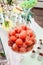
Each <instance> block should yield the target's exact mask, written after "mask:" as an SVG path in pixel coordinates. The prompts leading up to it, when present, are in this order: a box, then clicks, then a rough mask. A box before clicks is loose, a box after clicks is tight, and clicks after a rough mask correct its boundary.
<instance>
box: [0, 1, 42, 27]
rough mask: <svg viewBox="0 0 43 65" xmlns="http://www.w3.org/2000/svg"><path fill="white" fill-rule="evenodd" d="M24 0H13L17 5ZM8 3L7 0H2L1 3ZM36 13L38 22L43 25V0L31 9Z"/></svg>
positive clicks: (35, 16)
mask: <svg viewBox="0 0 43 65" xmlns="http://www.w3.org/2000/svg"><path fill="white" fill-rule="evenodd" d="M21 1H24V0H12V2H13V3H15V4H16V5H17V4H19V3H21ZM2 2H3V3H7V0H0V3H2ZM31 11H32V12H33V13H34V18H35V20H36V22H37V23H38V24H39V25H40V26H41V27H43V0H38V3H37V5H36V6H35V7H34V8H33V9H32V10H31Z"/></svg>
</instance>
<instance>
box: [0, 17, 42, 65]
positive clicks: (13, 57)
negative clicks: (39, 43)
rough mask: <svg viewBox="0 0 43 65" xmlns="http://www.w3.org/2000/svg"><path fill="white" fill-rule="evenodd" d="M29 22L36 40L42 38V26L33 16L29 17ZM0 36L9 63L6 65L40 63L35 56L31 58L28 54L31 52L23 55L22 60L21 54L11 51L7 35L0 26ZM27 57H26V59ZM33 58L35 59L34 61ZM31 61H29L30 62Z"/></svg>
mask: <svg viewBox="0 0 43 65" xmlns="http://www.w3.org/2000/svg"><path fill="white" fill-rule="evenodd" d="M30 19H31V24H30V27H31V28H32V29H33V30H34V32H35V34H36V38H37V40H39V39H40V38H41V39H43V28H41V27H40V26H39V25H38V24H37V23H36V22H35V20H34V18H31V17H30ZM0 36H1V38H2V42H3V46H4V50H5V53H6V56H7V59H8V60H9V62H10V64H9V63H8V64H7V65H28V64H29V65H41V62H39V61H37V58H35V59H31V58H30V54H31V52H29V53H27V54H25V55H23V56H24V57H25V59H24V60H23V58H22V57H23V56H22V55H21V54H17V53H14V52H12V50H11V49H10V48H9V47H8V35H7V32H6V31H5V30H3V29H2V28H1V26H0ZM27 58H28V59H27ZM20 59H22V60H23V62H21V63H20ZM34 60H35V61H34ZM30 61H31V62H30Z"/></svg>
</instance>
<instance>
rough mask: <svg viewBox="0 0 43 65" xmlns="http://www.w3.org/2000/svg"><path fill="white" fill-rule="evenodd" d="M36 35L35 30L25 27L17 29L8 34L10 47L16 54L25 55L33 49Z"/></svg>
mask: <svg viewBox="0 0 43 65" xmlns="http://www.w3.org/2000/svg"><path fill="white" fill-rule="evenodd" d="M35 43H36V35H35V34H34V32H33V30H32V29H31V28H29V27H27V26H25V25H22V26H21V27H15V28H14V29H13V30H12V31H11V32H9V34H8V45H9V47H10V48H11V49H12V50H13V51H14V52H19V53H25V52H29V51H31V50H32V49H33V46H34V44H35Z"/></svg>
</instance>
